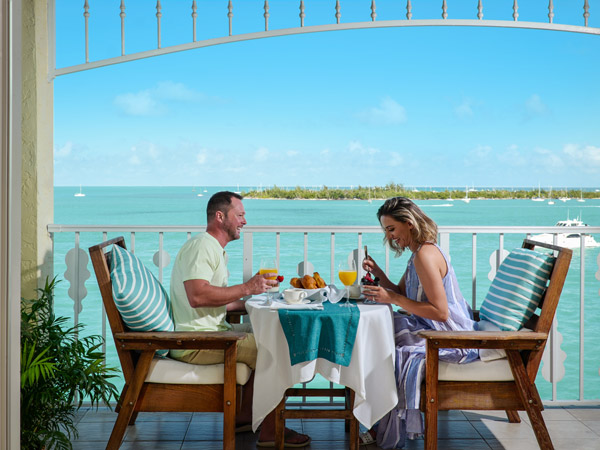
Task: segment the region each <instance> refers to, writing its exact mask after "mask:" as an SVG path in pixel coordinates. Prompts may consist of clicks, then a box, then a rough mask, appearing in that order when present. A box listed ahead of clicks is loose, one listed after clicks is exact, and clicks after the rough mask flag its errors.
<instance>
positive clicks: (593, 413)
mask: <svg viewBox="0 0 600 450" xmlns="http://www.w3.org/2000/svg"><path fill="white" fill-rule="evenodd" d="M565 409H566V410H567V411H568V412H569V413H571V414H572V415H573V416H575V417H576V418H577V420H600V408H586V407H580V408H565Z"/></svg>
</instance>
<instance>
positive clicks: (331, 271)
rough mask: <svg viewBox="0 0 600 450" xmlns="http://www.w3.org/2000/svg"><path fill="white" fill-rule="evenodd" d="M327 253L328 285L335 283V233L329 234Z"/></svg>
mask: <svg viewBox="0 0 600 450" xmlns="http://www.w3.org/2000/svg"><path fill="white" fill-rule="evenodd" d="M329 251H330V252H331V254H330V257H329V274H330V275H329V280H330V281H329V284H334V283H335V275H334V274H335V233H331V238H330V241H329Z"/></svg>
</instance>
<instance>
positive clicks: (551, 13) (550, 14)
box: [548, 0, 554, 23]
mask: <svg viewBox="0 0 600 450" xmlns="http://www.w3.org/2000/svg"><path fill="white" fill-rule="evenodd" d="M553 21H554V2H553V1H552V0H550V2H549V3H548V22H550V23H552V22H553Z"/></svg>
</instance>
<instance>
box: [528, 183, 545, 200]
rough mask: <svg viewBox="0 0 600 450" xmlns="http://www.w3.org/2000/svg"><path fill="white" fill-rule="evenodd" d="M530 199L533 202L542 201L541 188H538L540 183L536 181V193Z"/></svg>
mask: <svg viewBox="0 0 600 450" xmlns="http://www.w3.org/2000/svg"><path fill="white" fill-rule="evenodd" d="M531 200H532V201H534V202H543V201H544V199H543V198H542V193H541V190H540V184H539V183H538V195H537V197H531Z"/></svg>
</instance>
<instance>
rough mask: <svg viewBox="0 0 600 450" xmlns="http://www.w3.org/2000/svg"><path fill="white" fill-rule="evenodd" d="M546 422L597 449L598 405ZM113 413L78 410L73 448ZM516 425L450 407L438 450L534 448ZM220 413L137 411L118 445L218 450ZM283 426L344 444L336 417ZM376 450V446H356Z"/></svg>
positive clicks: (247, 441)
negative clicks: (132, 423) (76, 434)
mask: <svg viewBox="0 0 600 450" xmlns="http://www.w3.org/2000/svg"><path fill="white" fill-rule="evenodd" d="M543 414H544V418H545V421H546V425H547V427H548V429H549V431H550V436H551V437H552V441H553V443H554V447H555V448H556V449H564V450H579V449H581V450H600V408H586V407H572V408H571V407H548V408H546V410H545V411H544V413H543ZM116 417H117V415H116V413H114V412H112V411H110V410H109V409H107V408H99V409H98V410H97V411H96V410H95V409H86V408H82V409H81V410H80V412H79V415H78V417H77V420H78V430H79V439H77V440H74V441H73V448H74V450H89V449H93V450H97V449H103V448H105V446H106V442H107V441H108V438H109V436H110V432H111V430H112V427H113V424H114V422H115V420H116ZM521 418H522V419H523V420H522V422H521V423H520V424H511V423H508V421H507V420H506V416H505V415H504V414H503V413H492V412H478V411H450V412H441V413H440V414H439V440H438V448H439V449H440V450H444V449H448V450H450V449H452V450H467V449H469V450H471V449H472V450H479V449H486V450H487V449H494V450H499V449H508V450H530V449H534V448H537V442H536V440H535V436H534V434H533V431H532V429H531V426H530V425H529V420H528V418H527V415H526V414H524V413H521ZM221 421H222V416H221V415H219V414H198V413H141V414H140V415H139V416H138V420H137V422H136V424H135V425H133V426H131V427H129V429H128V430H127V433H126V435H125V440H124V442H123V445H122V446H121V449H123V450H132V449H144V450H146V449H148V450H150V449H160V450H192V449H203V450H204V449H206V450H213V449H215V450H216V449H220V448H221V439H222V436H221V430H222V422H221ZM287 425H288V426H290V427H291V428H294V429H295V430H297V431H301V432H303V433H306V434H309V435H310V436H311V437H312V443H311V445H310V447H307V448H309V449H327V450H338V449H339V450H341V449H345V448H348V441H347V439H348V435H347V434H346V433H345V432H344V425H343V422H342V421H336V420H292V421H288V423H287ZM256 439H257V435H254V434H253V433H242V434H238V436H237V440H236V448H237V449H240V450H247V449H255V448H256ZM362 448H365V449H368V450H377V448H378V447H377V446H375V445H370V446H368V447H362ZM405 448H406V449H409V450H413V449H422V448H423V440H422V439H420V440H415V441H407V445H406V446H405Z"/></svg>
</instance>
